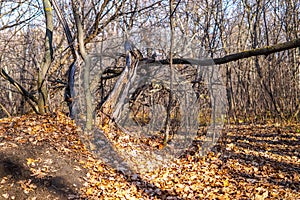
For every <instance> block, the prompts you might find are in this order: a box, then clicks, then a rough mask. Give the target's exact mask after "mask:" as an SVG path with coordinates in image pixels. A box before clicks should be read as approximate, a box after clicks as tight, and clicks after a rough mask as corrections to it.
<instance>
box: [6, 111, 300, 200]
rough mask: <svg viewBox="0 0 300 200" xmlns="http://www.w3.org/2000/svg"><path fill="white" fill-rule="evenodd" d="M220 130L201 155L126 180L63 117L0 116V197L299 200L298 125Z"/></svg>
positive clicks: (191, 154) (190, 155)
mask: <svg viewBox="0 0 300 200" xmlns="http://www.w3.org/2000/svg"><path fill="white" fill-rule="evenodd" d="M223 132H224V138H223V140H222V143H218V144H217V145H216V146H215V148H214V149H213V150H212V151H211V152H210V153H209V154H208V155H206V156H204V157H200V156H199V155H198V154H197V150H195V148H194V150H193V151H190V152H189V153H188V154H187V155H186V156H184V157H181V158H178V159H176V160H174V161H173V162H172V164H170V165H169V166H165V167H161V168H157V169H153V171H151V172H150V171H149V172H145V173H137V174H132V175H125V174H123V173H122V172H120V171H117V170H115V169H113V168H110V167H109V166H107V165H105V164H104V163H103V162H102V161H101V160H100V159H97V158H96V156H95V155H93V154H92V153H90V152H89V151H88V150H87V149H86V148H85V146H84V145H83V144H82V142H81V140H80V137H79V134H80V131H79V130H78V128H77V127H76V126H75V125H74V124H73V122H72V121H71V120H69V119H68V118H67V117H65V116H64V115H63V114H60V113H56V114H53V115H49V116H37V115H25V116H21V117H13V118H4V119H0V199H16V200H22V199H24V200H25V199H28V200H39V199H41V200H44V199H51V200H54V199H169V200H171V199H257V200H263V199H293V200H294V199H300V193H299V191H300V124H292V123H290V124H284V125H283V124H266V125H258V124H256V125H227V126H226V127H225V129H224V131H223ZM196 149H197V148H196Z"/></svg>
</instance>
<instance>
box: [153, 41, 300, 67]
mask: <svg viewBox="0 0 300 200" xmlns="http://www.w3.org/2000/svg"><path fill="white" fill-rule="evenodd" d="M297 47H300V39H295V40H292V41H288V42H284V43H279V44H276V45H273V46H266V47H262V48H257V49H251V50H247V51H243V52H239V53H234V54H229V55H227V56H224V57H222V58H214V59H203V60H198V59H192V58H174V59H173V64H194V65H202V66H207V65H213V64H216V65H220V64H225V63H229V62H232V61H237V60H241V59H244V58H249V57H253V56H260V55H265V56H267V55H269V54H272V53H276V52H280V51H285V50H289V49H293V48H297ZM149 63H154V64H163V65H168V64H170V60H169V59H164V60H158V61H154V60H149Z"/></svg>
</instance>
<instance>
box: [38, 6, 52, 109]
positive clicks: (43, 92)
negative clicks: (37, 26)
mask: <svg viewBox="0 0 300 200" xmlns="http://www.w3.org/2000/svg"><path fill="white" fill-rule="evenodd" d="M43 6H44V12H45V18H46V37H45V42H44V45H45V53H44V60H43V63H42V64H41V66H40V68H39V69H38V82H37V86H38V94H39V95H38V108H39V113H40V114H45V113H48V112H49V107H48V106H49V105H48V91H47V85H46V83H45V82H46V74H47V71H48V69H49V67H50V65H51V62H52V59H53V47H52V37H53V14H52V8H51V4H50V1H49V0H43Z"/></svg>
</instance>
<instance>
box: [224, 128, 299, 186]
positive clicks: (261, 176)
mask: <svg viewBox="0 0 300 200" xmlns="http://www.w3.org/2000/svg"><path fill="white" fill-rule="evenodd" d="M299 135H300V134H298V133H293V132H292V131H289V130H280V129H273V130H269V129H267V128H266V129H256V130H251V129H249V130H247V131H245V130H243V129H242V128H241V129H238V130H235V134H234V135H232V134H231V135H229V136H226V142H227V143H231V144H233V146H234V148H236V149H232V148H230V149H228V148H227V149H225V148H224V147H223V152H224V157H226V158H225V159H224V160H225V162H226V160H228V159H235V160H237V161H238V162H239V163H241V164H243V165H245V164H246V166H247V167H249V169H250V170H249V171H247V170H245V169H244V168H238V167H231V168H229V175H230V176H231V177H233V178H234V179H236V180H237V181H238V180H239V179H249V180H250V181H254V182H260V181H263V182H267V183H269V184H271V185H277V186H279V187H283V188H285V189H291V190H294V191H300V181H299V179H297V177H299V176H300V165H299V163H298V162H297V161H296V160H297V159H296V158H298V159H299V158H300V155H299V148H300V137H299ZM227 147H228V146H227ZM237 150H238V151H237ZM254 167H255V168H257V171H256V172H253V171H251V169H253V168H254ZM266 169H267V170H266Z"/></svg>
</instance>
